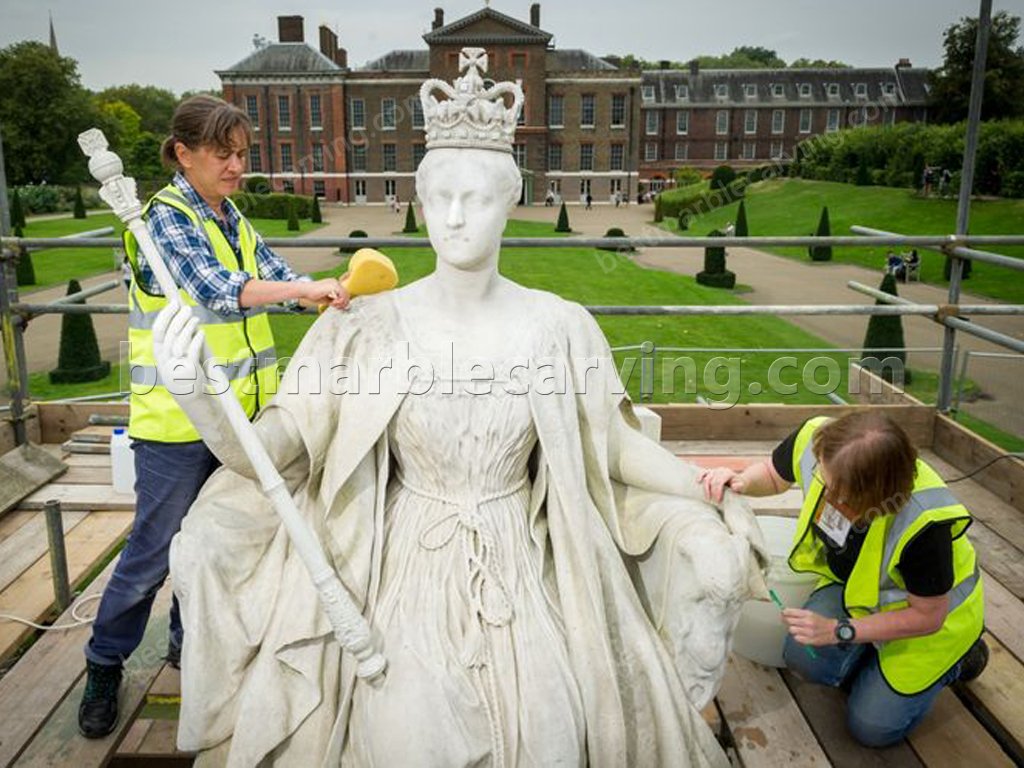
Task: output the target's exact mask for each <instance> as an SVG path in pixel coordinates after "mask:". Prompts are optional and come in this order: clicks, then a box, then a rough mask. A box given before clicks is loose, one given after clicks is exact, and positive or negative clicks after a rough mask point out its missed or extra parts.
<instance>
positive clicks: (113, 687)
mask: <svg viewBox="0 0 1024 768" xmlns="http://www.w3.org/2000/svg"><path fill="white" fill-rule="evenodd" d="M85 668H86V673H87V678H86V681H85V693H84V694H82V703H81V704H79V705H78V730H79V731H81V733H82V735H83V736H85V738H87V739H102V738H103V737H104V736H109V735H110V734H111V733H112V732H113V730H114V726H115V725H117V692H118V689H119V688H120V687H121V674H122V669H121V665H120V664H116V665H112V666H107V665H103V664H94V663H93V662H91V661H86V663H85Z"/></svg>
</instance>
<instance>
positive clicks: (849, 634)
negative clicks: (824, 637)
mask: <svg viewBox="0 0 1024 768" xmlns="http://www.w3.org/2000/svg"><path fill="white" fill-rule="evenodd" d="M855 634H856V633H855V632H854V630H853V627H852V626H850V625H849V624H840V625H838V626H837V627H836V637H838V638H839V639H840V640H842V641H843V642H844V643H848V642H850V641H851V640H853V638H854V635H855Z"/></svg>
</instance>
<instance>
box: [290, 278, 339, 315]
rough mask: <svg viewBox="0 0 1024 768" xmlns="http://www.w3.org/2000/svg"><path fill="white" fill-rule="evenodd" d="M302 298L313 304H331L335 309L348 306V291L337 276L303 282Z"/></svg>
mask: <svg viewBox="0 0 1024 768" xmlns="http://www.w3.org/2000/svg"><path fill="white" fill-rule="evenodd" d="M302 291H303V292H302V299H304V300H305V301H307V302H309V303H310V304H313V305H327V304H330V305H331V306H332V307H334V308H335V309H346V308H347V307H348V302H349V295H348V291H346V290H345V288H344V287H343V286H342V284H341V281H340V280H338V279H337V278H335V277H325V278H324V279H322V280H312V281H309V282H304V283H302Z"/></svg>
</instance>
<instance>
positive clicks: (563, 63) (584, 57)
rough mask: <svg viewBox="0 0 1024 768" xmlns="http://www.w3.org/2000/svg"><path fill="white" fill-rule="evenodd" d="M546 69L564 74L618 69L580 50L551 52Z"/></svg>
mask: <svg viewBox="0 0 1024 768" xmlns="http://www.w3.org/2000/svg"><path fill="white" fill-rule="evenodd" d="M546 69H547V71H548V72H564V71H567V70H581V69H603V70H608V69H618V67H616V66H614V65H613V64H610V63H608V62H607V61H605V60H604V59H602V58H599V57H597V56H595V55H594V54H592V53H590V52H589V51H584V50H581V49H579V48H563V49H558V50H549V51H548V55H547V64H546Z"/></svg>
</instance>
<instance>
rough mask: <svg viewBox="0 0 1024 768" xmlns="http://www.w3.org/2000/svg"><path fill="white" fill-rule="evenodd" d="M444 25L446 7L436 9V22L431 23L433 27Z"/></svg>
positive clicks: (437, 27)
mask: <svg viewBox="0 0 1024 768" xmlns="http://www.w3.org/2000/svg"><path fill="white" fill-rule="evenodd" d="M443 26H444V8H435V9H434V23H433V24H431V25H430V28H431V29H440V28H441V27H443Z"/></svg>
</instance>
